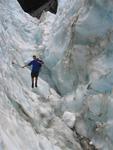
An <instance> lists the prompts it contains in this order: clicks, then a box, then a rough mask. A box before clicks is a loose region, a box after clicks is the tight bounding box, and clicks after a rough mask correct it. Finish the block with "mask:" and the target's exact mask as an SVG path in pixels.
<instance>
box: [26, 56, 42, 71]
mask: <svg viewBox="0 0 113 150" xmlns="http://www.w3.org/2000/svg"><path fill="white" fill-rule="evenodd" d="M42 64H44V62H43V61H42V60H40V59H38V58H37V59H34V60H32V61H31V62H30V63H28V66H32V72H39V71H40V68H41V66H42Z"/></svg>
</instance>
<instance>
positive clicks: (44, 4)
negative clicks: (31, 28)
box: [18, 0, 58, 18]
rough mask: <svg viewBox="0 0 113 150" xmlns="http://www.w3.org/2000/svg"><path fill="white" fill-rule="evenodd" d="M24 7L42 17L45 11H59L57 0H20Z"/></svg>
mask: <svg viewBox="0 0 113 150" xmlns="http://www.w3.org/2000/svg"><path fill="white" fill-rule="evenodd" d="M18 2H19V3H20V5H21V7H22V9H23V10H24V11H25V12H27V13H29V14H30V15H32V16H34V17H37V18H40V16H41V14H42V12H43V11H50V12H51V13H54V14H56V13H57V7H58V2H57V0H40V1H39V0H18Z"/></svg>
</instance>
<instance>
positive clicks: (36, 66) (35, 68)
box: [22, 55, 44, 88]
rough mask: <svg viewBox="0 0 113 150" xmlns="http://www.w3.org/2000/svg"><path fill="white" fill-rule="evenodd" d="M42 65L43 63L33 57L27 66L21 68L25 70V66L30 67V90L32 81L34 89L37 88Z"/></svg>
mask: <svg viewBox="0 0 113 150" xmlns="http://www.w3.org/2000/svg"><path fill="white" fill-rule="evenodd" d="M43 64H44V62H43V61H42V60H41V59H39V58H37V57H36V56H35V55H33V60H32V61H31V62H30V63H28V64H27V65H24V66H22V68H25V67H27V66H32V69H31V80H32V88H34V81H35V87H37V81H38V76H39V72H40V69H41V67H42V65H43Z"/></svg>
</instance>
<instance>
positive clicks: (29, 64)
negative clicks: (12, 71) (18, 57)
mask: <svg viewBox="0 0 113 150" xmlns="http://www.w3.org/2000/svg"><path fill="white" fill-rule="evenodd" d="M31 65H32V61H31V62H30V63H28V64H26V65H24V66H22V68H25V67H27V66H31Z"/></svg>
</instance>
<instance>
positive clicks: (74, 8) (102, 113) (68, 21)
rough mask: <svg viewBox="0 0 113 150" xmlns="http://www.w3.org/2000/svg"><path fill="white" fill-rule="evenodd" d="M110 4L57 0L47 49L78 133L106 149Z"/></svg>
mask: <svg viewBox="0 0 113 150" xmlns="http://www.w3.org/2000/svg"><path fill="white" fill-rule="evenodd" d="M112 9H113V2H112V1H111V0H109V1H107V0H99V1H98V0H94V1H93V0H91V1H90V0H73V1H68V0H65V1H62V0H61V1H60V0H59V8H58V13H57V15H56V16H55V21H53V24H52V28H51V30H50V35H49V39H51V40H49V42H48V43H46V45H47V48H46V50H45V53H44V56H45V62H46V63H47V65H48V67H49V69H50V70H51V76H52V80H53V82H54V83H55V85H56V87H57V88H58V91H60V93H61V95H62V96H63V102H62V111H63V112H65V111H70V112H72V113H73V112H74V113H76V115H77V119H76V123H75V129H76V132H78V133H80V134H81V135H82V136H85V137H89V138H90V139H92V142H91V143H94V144H95V145H96V147H97V148H98V149H104V150H106V149H107V150H111V149H112V139H113V137H112V132H111V131H112V127H113V124H112V122H113V119H112V110H113V105H112V104H113V99H112V87H113V82H112V81H113V71H112V69H113V50H112V47H113V42H112V41H113V32H112V30H113V10H112ZM66 95H67V96H66ZM78 112H79V115H78Z"/></svg>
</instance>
